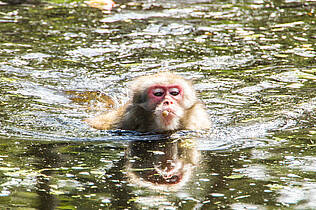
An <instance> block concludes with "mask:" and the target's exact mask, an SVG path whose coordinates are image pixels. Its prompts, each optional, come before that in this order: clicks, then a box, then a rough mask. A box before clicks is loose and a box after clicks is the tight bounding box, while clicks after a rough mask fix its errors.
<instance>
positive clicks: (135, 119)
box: [86, 72, 210, 132]
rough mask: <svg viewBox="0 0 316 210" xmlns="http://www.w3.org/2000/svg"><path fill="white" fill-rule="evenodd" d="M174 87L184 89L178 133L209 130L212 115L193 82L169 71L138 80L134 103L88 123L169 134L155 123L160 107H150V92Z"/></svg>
mask: <svg viewBox="0 0 316 210" xmlns="http://www.w3.org/2000/svg"><path fill="white" fill-rule="evenodd" d="M170 84H177V85H180V86H181V87H182V88H183V97H182V100H181V102H179V104H177V109H182V110H183V111H184V114H183V116H181V117H180V119H179V121H180V123H179V125H178V127H177V128H176V129H175V130H181V129H191V130H197V129H207V128H209V127H210V122H209V119H208V114H207V112H206V111H205V109H204V105H203V104H202V103H201V102H200V101H199V100H198V99H197V97H196V94H195V91H194V89H193V87H192V84H191V81H188V80H185V79H184V78H182V77H180V76H178V75H175V74H172V73H169V72H167V73H166V72H165V73H158V74H154V75H149V76H143V77H139V78H137V79H135V80H134V81H133V83H132V85H131V90H132V97H131V101H129V102H128V103H127V104H126V105H124V106H122V107H120V108H118V109H116V110H113V111H110V112H108V113H105V114H102V115H100V116H97V117H94V118H90V119H87V120H86V122H87V123H88V124H89V125H90V126H91V127H94V128H96V129H102V130H108V129H123V130H135V131H140V132H150V131H158V132H165V131H168V130H163V129H160V127H161V126H160V125H157V121H156V120H155V118H157V116H156V115H155V114H154V112H155V109H157V107H150V105H149V103H148V100H149V99H148V96H147V89H148V88H149V87H151V86H153V85H170Z"/></svg>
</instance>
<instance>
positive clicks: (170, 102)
mask: <svg viewBox="0 0 316 210" xmlns="http://www.w3.org/2000/svg"><path fill="white" fill-rule="evenodd" d="M170 104H173V102H172V101H169V100H168V101H164V102H163V105H165V106H168V105H170Z"/></svg>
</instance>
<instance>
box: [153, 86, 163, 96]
mask: <svg viewBox="0 0 316 210" xmlns="http://www.w3.org/2000/svg"><path fill="white" fill-rule="evenodd" d="M164 93H165V91H164V90H163V89H162V88H155V89H153V94H154V96H158V97H159V96H162V95H163V94H164Z"/></svg>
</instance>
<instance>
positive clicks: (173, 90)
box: [169, 88, 180, 96]
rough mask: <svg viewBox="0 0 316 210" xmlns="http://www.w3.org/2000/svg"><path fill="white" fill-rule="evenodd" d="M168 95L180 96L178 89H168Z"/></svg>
mask: <svg viewBox="0 0 316 210" xmlns="http://www.w3.org/2000/svg"><path fill="white" fill-rule="evenodd" d="M169 93H170V94H171V95H173V96H177V95H179V94H180V90H179V88H170V90H169Z"/></svg>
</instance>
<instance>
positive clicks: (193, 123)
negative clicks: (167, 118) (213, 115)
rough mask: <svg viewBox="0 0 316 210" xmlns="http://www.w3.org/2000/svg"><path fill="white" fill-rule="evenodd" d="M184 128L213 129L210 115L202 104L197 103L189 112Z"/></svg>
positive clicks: (184, 121) (185, 118)
mask: <svg viewBox="0 0 316 210" xmlns="http://www.w3.org/2000/svg"><path fill="white" fill-rule="evenodd" d="M183 127H184V129H188V130H200V129H209V128H210V127H211V122H210V120H209V115H208V113H207V112H206V110H205V106H204V104H203V103H202V102H197V103H195V104H194V105H193V106H192V107H191V108H190V109H189V110H188V112H187V114H186V116H185V117H184V120H183Z"/></svg>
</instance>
